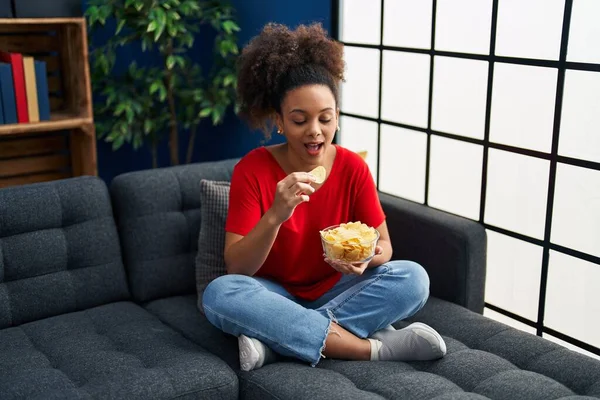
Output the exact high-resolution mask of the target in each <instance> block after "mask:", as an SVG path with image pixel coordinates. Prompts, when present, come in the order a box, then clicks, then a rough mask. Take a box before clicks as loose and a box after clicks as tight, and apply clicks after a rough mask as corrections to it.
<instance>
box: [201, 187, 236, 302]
mask: <svg viewBox="0 0 600 400" xmlns="http://www.w3.org/2000/svg"><path fill="white" fill-rule="evenodd" d="M200 204H202V208H201V209H200V220H201V221H202V224H201V225H200V233H199V235H198V253H197V255H196V291H197V293H198V309H199V310H200V312H202V313H203V312H204V309H203V308H202V294H203V293H204V289H205V288H206V286H207V285H208V284H209V283H210V282H211V281H212V280H213V279H216V278H218V277H219V276H221V275H225V273H226V272H227V271H226V269H225V260H224V247H225V222H226V219H227V210H228V208H229V182H228V181H224V182H215V181H210V180H206V179H203V180H202V181H201V182H200Z"/></svg>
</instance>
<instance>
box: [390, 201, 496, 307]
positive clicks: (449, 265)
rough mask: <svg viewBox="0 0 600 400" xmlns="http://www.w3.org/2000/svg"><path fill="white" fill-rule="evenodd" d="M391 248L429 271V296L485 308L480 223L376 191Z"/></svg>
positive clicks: (484, 245)
mask: <svg viewBox="0 0 600 400" xmlns="http://www.w3.org/2000/svg"><path fill="white" fill-rule="evenodd" d="M379 196H380V200H381V203H382V205H383V209H384V211H385V213H386V215H387V225H388V229H389V231H390V236H391V239H392V246H393V248H394V254H393V256H392V258H393V259H395V260H398V259H404V260H411V261H415V262H417V263H419V264H421V265H422V266H423V267H424V268H425V269H426V270H427V272H428V274H429V277H430V281H431V286H430V292H431V295H432V296H435V297H437V298H441V299H444V300H447V301H450V302H453V303H456V304H459V305H461V306H464V307H466V308H468V309H470V310H472V311H475V312H477V313H480V314H481V313H482V312H483V305H484V291H485V270H486V251H487V241H486V233H485V229H484V228H483V226H482V225H481V224H479V223H478V222H475V221H472V220H469V219H466V218H462V217H459V216H456V215H453V214H449V213H446V212H443V211H439V210H436V209H433V208H431V207H428V206H425V205H422V204H417V203H414V202H411V201H407V200H403V199H400V198H397V197H395V196H390V195H388V194H385V193H380V194H379Z"/></svg>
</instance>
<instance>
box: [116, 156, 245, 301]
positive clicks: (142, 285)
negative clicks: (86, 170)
mask: <svg viewBox="0 0 600 400" xmlns="http://www.w3.org/2000/svg"><path fill="white" fill-rule="evenodd" d="M235 163H236V160H226V161H216V162H205V163H200V164H190V165H180V166H176V167H169V168H161V169H155V170H145V171H136V172H131V173H126V174H123V175H119V176H118V177H116V178H115V179H114V180H113V181H112V183H111V195H112V198H113V201H114V207H115V217H116V220H117V226H118V229H119V234H120V237H121V244H122V251H123V258H124V260H125V266H126V268H127V274H128V277H129V282H130V286H131V292H132V295H133V296H134V298H135V299H136V300H137V301H142V302H143V301H149V300H153V299H157V298H162V297H170V296H176V295H182V294H192V293H196V285H195V258H196V252H197V250H198V247H197V246H198V233H199V231H200V214H201V211H200V209H201V202H200V197H201V196H200V181H201V180H202V179H209V180H215V181H228V180H230V179H231V173H232V171H233V166H234V165H235Z"/></svg>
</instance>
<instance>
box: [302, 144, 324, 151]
mask: <svg viewBox="0 0 600 400" xmlns="http://www.w3.org/2000/svg"><path fill="white" fill-rule="evenodd" d="M304 147H306V148H307V149H308V151H310V152H316V151H319V150H321V147H323V143H306V144H304Z"/></svg>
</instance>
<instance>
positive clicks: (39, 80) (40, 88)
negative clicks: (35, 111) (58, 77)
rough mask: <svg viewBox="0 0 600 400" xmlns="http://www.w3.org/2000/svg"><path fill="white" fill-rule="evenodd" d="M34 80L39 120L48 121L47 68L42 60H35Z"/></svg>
mask: <svg viewBox="0 0 600 400" xmlns="http://www.w3.org/2000/svg"><path fill="white" fill-rule="evenodd" d="M35 80H36V84H37V99H38V108H39V116H40V121H48V120H49V119H50V94H49V89H48V74H47V68H46V63H45V62H44V61H39V60H35Z"/></svg>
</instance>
